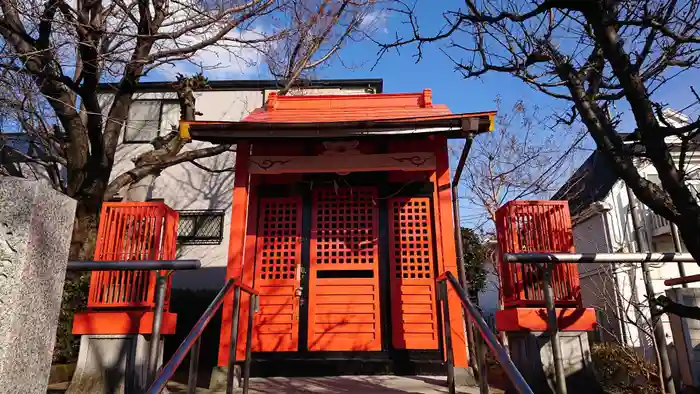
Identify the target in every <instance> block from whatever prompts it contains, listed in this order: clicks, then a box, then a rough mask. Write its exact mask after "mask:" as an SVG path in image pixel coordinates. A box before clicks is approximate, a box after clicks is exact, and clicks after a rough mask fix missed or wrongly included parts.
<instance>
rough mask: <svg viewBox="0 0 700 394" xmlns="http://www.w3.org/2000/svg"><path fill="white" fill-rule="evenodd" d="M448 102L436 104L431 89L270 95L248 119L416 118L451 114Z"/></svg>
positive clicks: (309, 120) (266, 120) (320, 120)
mask: <svg viewBox="0 0 700 394" xmlns="http://www.w3.org/2000/svg"><path fill="white" fill-rule="evenodd" d="M451 114H452V111H450V109H449V108H448V107H447V106H446V105H444V104H434V103H433V93H432V90H431V89H424V90H423V91H422V92H419V93H381V94H350V95H343V94H337V95H314V96H279V95H278V94H277V93H276V92H273V93H270V94H269V95H268V99H267V102H266V103H265V105H264V106H263V107H262V108H258V109H256V110H254V111H253V112H252V113H251V114H250V115H248V116H247V117H246V118H245V119H243V121H244V122H283V123H293V122H302V123H303V122H324V121H325V122H329V121H330V122H335V121H364V120H380V119H413V118H423V117H435V116H445V115H451Z"/></svg>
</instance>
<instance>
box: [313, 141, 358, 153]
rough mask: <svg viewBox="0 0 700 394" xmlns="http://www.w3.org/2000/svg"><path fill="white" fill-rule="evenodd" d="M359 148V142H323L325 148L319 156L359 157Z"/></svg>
mask: <svg viewBox="0 0 700 394" xmlns="http://www.w3.org/2000/svg"><path fill="white" fill-rule="evenodd" d="M358 146H360V141H357V140H353V141H325V142H323V147H324V148H326V150H325V151H323V152H322V153H321V156H347V155H361V154H362V152H360V151H359V150H358V149H357V147H358Z"/></svg>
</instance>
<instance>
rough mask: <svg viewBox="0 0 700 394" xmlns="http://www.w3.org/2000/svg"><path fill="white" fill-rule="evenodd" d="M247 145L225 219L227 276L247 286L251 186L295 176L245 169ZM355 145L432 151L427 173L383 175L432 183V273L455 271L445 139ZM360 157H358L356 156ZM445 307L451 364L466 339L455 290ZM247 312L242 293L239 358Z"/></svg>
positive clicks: (282, 150) (297, 147) (225, 344)
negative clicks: (433, 164)
mask: <svg viewBox="0 0 700 394" xmlns="http://www.w3.org/2000/svg"><path fill="white" fill-rule="evenodd" d="M246 149H247V144H239V148H238V152H237V158H236V184H235V187H234V191H233V214H232V215H233V216H232V220H231V233H230V234H231V238H230V241H229V257H228V269H227V276H228V277H229V278H232V277H233V278H240V279H241V280H242V281H243V283H245V284H247V285H250V286H253V285H254V283H253V275H254V264H255V254H256V253H255V241H256V237H257V234H256V229H257V222H256V220H257V217H258V214H257V212H256V211H255V210H256V207H257V203H249V202H257V200H258V196H257V194H256V191H257V186H258V185H261V184H293V183H296V182H298V181H299V180H301V178H302V175H301V174H284V175H253V176H250V177H249V175H248V173H247V168H248V154H247V153H248V151H247V150H246ZM323 150H324V145H323V144H322V143H321V142H296V141H279V142H265V143H264V144H260V145H256V144H253V146H252V153H253V154H254V155H279V156H292V155H317V154H319V153H320V152H322V151H323ZM358 150H359V151H360V152H361V153H363V154H371V153H393V152H430V151H433V152H435V155H436V163H437V165H436V167H437V168H436V170H435V171H430V172H399V171H394V172H390V173H389V174H388V176H389V181H390V182H396V183H400V182H410V181H430V182H432V183H433V184H434V185H435V192H434V194H433V206H434V217H433V220H432V222H433V224H434V226H435V236H436V239H435V246H436V252H437V253H436V255H437V260H438V264H437V266H438V270H439V271H440V272H438V274H440V273H442V272H445V271H451V272H452V273H453V274H454V275H455V276H456V275H457V259H456V250H455V239H454V225H453V218H452V202H451V187H450V172H449V157H448V152H447V140H446V138H444V137H413V138H412V137H406V136H402V137H398V138H396V139H394V140H391V141H390V140H388V139H384V140H377V141H367V140H362V141H361V142H360V144H359V146H358ZM358 159H359V160H361V158H358ZM448 297H449V306H450V317H451V326H452V333H451V335H452V344H453V352H454V355H455V365H456V366H458V367H466V366H467V352H466V338H465V333H464V323H463V317H462V308H461V304H460V302H459V299H458V297H457V295H456V293H455V292H454V291H453V290H450V292H449V295H448ZM247 314H248V298H247V297H245V296H244V297H243V298H242V303H241V310H240V320H239V321H240V323H239V336H238V341H237V342H238V346H237V349H236V350H237V352H236V358H237V360H242V359H243V358H244V351H245V338H246V328H247V327H246V316H247ZM231 315H232V300H231V299H230V298H227V299H226V300H225V303H224V311H223V320H222V328H221V339H220V347H219V357H218V364H219V365H221V366H224V365H227V363H228V357H229V344H230V332H231V319H232V316H231Z"/></svg>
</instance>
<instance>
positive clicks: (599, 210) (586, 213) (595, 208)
mask: <svg viewBox="0 0 700 394" xmlns="http://www.w3.org/2000/svg"><path fill="white" fill-rule="evenodd" d="M611 209H612V206H611V205H610V204H608V203H606V202H604V201H596V202H593V203H592V204H591V205H589V206H588V208H586V209H584V210H583V211H581V212H580V213H579V214H578V215H576V216H575V217H573V218H571V222H572V224H573V225H574V226H575V225H577V224H579V223H583V222H585V221H586V220H588V219H590V218H592V217H594V216H597V215H600V214H603V213H605V212H607V211H609V210H611Z"/></svg>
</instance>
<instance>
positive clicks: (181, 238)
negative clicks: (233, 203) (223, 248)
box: [177, 209, 226, 246]
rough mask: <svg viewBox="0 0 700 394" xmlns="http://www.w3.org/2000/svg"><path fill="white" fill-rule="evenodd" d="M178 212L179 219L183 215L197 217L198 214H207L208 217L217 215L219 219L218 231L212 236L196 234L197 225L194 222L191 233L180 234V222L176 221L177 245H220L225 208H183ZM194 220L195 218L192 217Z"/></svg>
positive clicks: (222, 238) (222, 236)
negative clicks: (187, 234)
mask: <svg viewBox="0 0 700 394" xmlns="http://www.w3.org/2000/svg"><path fill="white" fill-rule="evenodd" d="M178 213H179V214H180V219H182V217H183V216H185V217H187V216H189V217H194V218H196V217H198V216H209V217H218V218H220V219H219V225H218V229H217V230H218V231H217V234H216V235H212V236H197V235H196V233H197V226H196V224H193V226H192V231H191V233H193V235H189V236H186V235H181V234H180V226H181V222H180V223H178V227H177V245H182V246H193V245H206V246H215V245H221V243H222V242H223V240H224V220H225V219H226V210H225V209H183V210H179V211H178ZM194 220H196V219H194Z"/></svg>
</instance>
